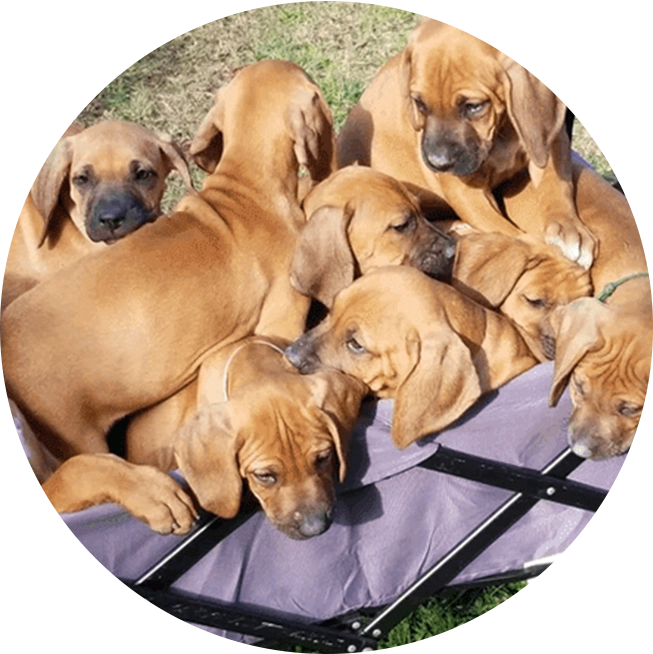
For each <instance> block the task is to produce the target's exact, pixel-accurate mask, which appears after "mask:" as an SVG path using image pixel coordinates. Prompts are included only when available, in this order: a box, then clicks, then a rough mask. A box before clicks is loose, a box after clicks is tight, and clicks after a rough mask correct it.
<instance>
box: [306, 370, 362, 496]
mask: <svg viewBox="0 0 653 654" xmlns="http://www.w3.org/2000/svg"><path fill="white" fill-rule="evenodd" d="M306 379H307V380H308V381H309V383H310V384H311V395H312V397H313V401H314V402H315V404H316V406H317V407H318V408H319V409H320V410H321V411H323V412H324V414H325V415H326V416H327V417H328V419H329V432H330V433H331V436H332V438H333V443H334V445H335V447H336V452H337V454H338V463H339V464H340V465H339V478H340V482H341V483H342V482H344V480H345V477H346V475H347V465H348V461H349V441H350V438H351V434H352V432H353V430H354V427H355V426H356V421H357V420H358V415H359V413H360V406H361V402H362V401H363V398H364V397H365V396H366V395H367V393H368V390H367V386H366V385H365V384H364V383H363V382H362V381H360V380H359V379H356V378H354V377H351V376H350V375H347V374H345V373H343V372H340V371H339V370H320V371H318V372H316V373H314V374H312V375H307V376H306Z"/></svg>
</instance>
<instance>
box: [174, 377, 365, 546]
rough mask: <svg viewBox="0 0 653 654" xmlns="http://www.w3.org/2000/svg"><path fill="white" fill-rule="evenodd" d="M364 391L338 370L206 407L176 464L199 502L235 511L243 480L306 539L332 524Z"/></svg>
mask: <svg viewBox="0 0 653 654" xmlns="http://www.w3.org/2000/svg"><path fill="white" fill-rule="evenodd" d="M365 392H366V389H365V387H364V385H363V384H361V383H360V382H358V381H357V380H355V379H351V378H348V377H346V376H345V375H343V374H342V373H339V372H336V371H321V372H319V373H316V374H315V375H309V376H305V377H304V376H301V375H299V374H298V373H297V372H296V371H294V370H291V371H290V372H288V373H287V375H286V376H285V377H284V382H283V383H279V379H278V378H277V377H275V379H274V380H271V381H269V382H265V381H263V382H262V383H257V384H254V385H253V386H252V388H251V390H250V391H249V392H246V393H239V395H238V397H237V398H234V399H230V400H229V401H227V402H222V403H220V404H211V405H204V406H203V407H201V408H200V409H199V411H198V412H197V414H196V415H195V416H194V418H193V419H192V420H191V421H190V422H189V423H188V424H187V425H186V426H185V427H184V428H183V429H182V430H181V432H180V434H179V436H178V438H177V439H176V443H175V454H176V457H177V461H178V463H179V467H180V469H181V471H182V473H183V474H184V476H185V477H186V479H187V480H188V482H189V484H190V486H191V489H192V491H193V492H194V493H195V494H196V496H197V499H198V502H199V503H200V505H201V506H202V507H203V508H204V509H206V510H207V511H211V512H212V513H215V514H216V515H219V516H221V517H224V518H231V517H233V516H235V515H236V514H237V512H238V509H239V506H240V500H241V494H242V484H243V479H246V480H247V483H248V484H249V488H250V490H251V491H252V493H253V494H254V495H255V496H256V498H257V499H258V501H259V502H260V504H261V507H262V508H263V511H264V512H265V514H266V516H267V517H268V519H269V520H270V521H271V522H272V524H273V525H274V526H275V527H276V528H277V529H279V530H280V531H282V532H283V533H284V534H286V535H287V536H289V537H290V538H294V539H306V538H311V537H312V536H317V535H319V534H321V533H323V532H324V531H326V530H327V529H328V527H329V525H330V524H331V512H332V508H333V501H334V482H335V478H336V475H337V474H339V476H340V479H341V480H342V479H344V476H345V474H346V469H347V455H348V443H349V437H350V435H351V432H352V430H353V428H354V426H355V423H356V419H357V417H358V412H359V408H360V403H361V401H362V399H363V397H364V395H365Z"/></svg>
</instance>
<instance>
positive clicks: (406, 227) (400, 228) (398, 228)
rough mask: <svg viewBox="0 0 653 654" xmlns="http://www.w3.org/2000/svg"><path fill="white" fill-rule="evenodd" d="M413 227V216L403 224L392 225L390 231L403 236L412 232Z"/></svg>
mask: <svg viewBox="0 0 653 654" xmlns="http://www.w3.org/2000/svg"><path fill="white" fill-rule="evenodd" d="M414 226H415V216H413V215H410V216H408V217H407V218H406V220H405V221H404V222H403V223H401V224H399V225H392V229H394V230H395V232H399V233H400V234H403V233H405V232H410V231H412V230H413V227H414Z"/></svg>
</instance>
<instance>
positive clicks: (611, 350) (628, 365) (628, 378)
mask: <svg viewBox="0 0 653 654" xmlns="http://www.w3.org/2000/svg"><path fill="white" fill-rule="evenodd" d="M617 331H618V332H619V334H620V336H621V338H619V339H615V338H610V337H607V338H606V339H605V340H604V342H603V343H602V345H601V347H599V348H597V349H595V350H590V351H589V352H587V354H586V355H585V356H584V357H583V358H582V359H581V360H580V362H579V363H578V365H577V366H576V368H575V370H574V373H575V374H576V375H577V376H578V377H580V378H582V379H585V380H586V381H588V382H589V383H590V387H591V388H594V389H603V390H607V391H609V393H610V394H611V395H618V394H624V395H629V396H631V397H637V398H639V399H640V400H641V401H642V402H643V401H644V396H645V395H646V389H647V387H648V381H649V374H650V368H651V340H650V334H649V335H648V336H649V337H648V338H645V339H642V338H641V335H642V334H641V332H640V333H635V332H634V331H630V330H628V331H624V330H623V329H619V330H617ZM606 399H609V398H608V397H607V396H606Z"/></svg>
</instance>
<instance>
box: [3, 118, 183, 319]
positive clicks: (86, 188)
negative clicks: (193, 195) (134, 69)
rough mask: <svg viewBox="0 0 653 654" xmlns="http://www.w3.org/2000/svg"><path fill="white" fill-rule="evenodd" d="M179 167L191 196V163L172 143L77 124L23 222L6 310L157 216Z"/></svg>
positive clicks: (124, 129) (117, 124) (127, 128)
mask: <svg viewBox="0 0 653 654" xmlns="http://www.w3.org/2000/svg"><path fill="white" fill-rule="evenodd" d="M173 169H174V170H176V171H177V172H178V173H179V174H180V175H181V177H182V179H183V180H184V182H185V183H186V186H187V187H188V188H189V189H191V190H192V188H193V186H192V182H191V179H190V175H189V172H188V164H187V163H186V160H185V159H184V157H183V156H182V155H181V153H180V151H179V150H178V148H177V146H176V145H175V144H174V143H173V141H172V140H170V139H168V138H167V137H163V136H159V135H156V134H154V133H153V132H151V131H150V130H148V129H145V128H144V127H141V126H139V125H134V124H131V123H126V122H121V121H106V122H101V123H98V124H97V125H93V126H92V127H89V128H87V129H83V128H82V127H81V125H78V124H76V123H73V125H71V126H70V127H69V128H68V130H67V131H66V133H65V134H64V135H63V137H62V138H61V140H60V141H59V142H58V143H57V145H56V147H55V148H54V150H53V151H52V153H51V154H50V156H49V157H48V160H47V161H46V162H45V164H44V165H43V168H42V169H41V171H40V172H39V174H38V176H37V178H36V181H35V182H34V184H33V186H32V189H31V191H30V193H29V195H28V197H27V201H26V202H25V205H24V207H23V209H22V211H21V213H20V216H19V218H18V225H17V226H16V231H15V232H14V236H13V239H12V241H11V246H10V249H9V256H8V258H7V267H6V270H5V280H4V284H3V287H2V307H3V308H4V307H5V306H7V305H8V304H9V303H10V302H12V301H13V300H15V299H16V298H17V297H18V296H19V295H21V294H22V293H24V292H25V291H27V290H29V289H30V288H32V287H33V286H35V285H36V284H38V283H39V282H40V281H42V280H43V279H45V278H46V277H47V276H49V275H51V274H52V273H54V272H56V271H57V270H60V269H61V268H64V267H65V266H67V265H69V264H70V263H72V262H73V261H76V260H77V259H79V258H80V257H82V256H84V255H86V254H88V253H90V252H94V251H96V250H99V249H102V248H103V247H104V245H105V244H106V243H112V242H114V241H116V240H118V239H120V238H123V237H125V236H127V235H128V234H131V233H132V232H134V231H135V230H137V229H138V228H139V227H141V226H142V225H144V224H145V223H149V222H152V221H153V220H155V219H156V218H158V216H159V215H160V213H161V208H160V201H161V196H162V195H163V192H164V191H165V187H166V185H165V180H166V177H167V176H168V173H169V172H170V171H171V170H173Z"/></svg>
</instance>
